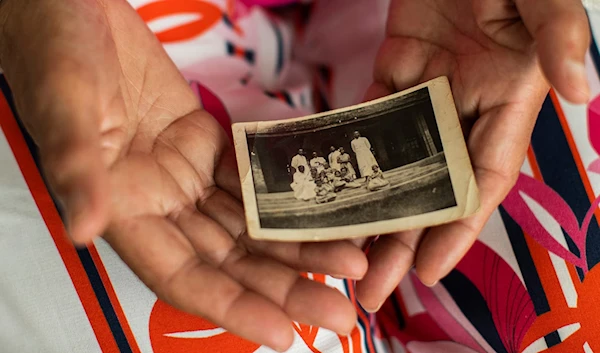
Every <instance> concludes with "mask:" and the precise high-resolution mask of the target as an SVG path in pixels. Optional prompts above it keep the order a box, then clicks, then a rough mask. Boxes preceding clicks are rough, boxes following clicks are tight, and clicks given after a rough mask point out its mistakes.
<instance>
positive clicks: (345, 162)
mask: <svg viewBox="0 0 600 353" xmlns="http://www.w3.org/2000/svg"><path fill="white" fill-rule="evenodd" d="M351 161H352V160H351V158H350V155H349V154H348V153H346V152H345V151H344V149H343V148H340V156H339V157H338V163H339V164H340V170H342V169H344V168H346V172H347V173H348V174H349V175H352V176H353V177H356V171H354V167H353V166H352V162H351Z"/></svg>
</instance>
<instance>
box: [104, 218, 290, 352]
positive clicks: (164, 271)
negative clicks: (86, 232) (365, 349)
mask: <svg viewBox="0 0 600 353" xmlns="http://www.w3.org/2000/svg"><path fill="white" fill-rule="evenodd" d="M207 234H208V233H207ZM105 239H106V240H107V241H108V242H109V243H110V245H111V246H112V247H113V248H114V249H115V251H116V252H117V253H118V254H119V256H121V258H122V259H123V260H124V261H125V263H127V264H128V265H129V267H130V268H131V269H132V270H133V271H134V272H135V273H136V274H137V275H138V276H139V277H140V279H141V280H142V281H143V282H144V283H145V284H146V285H147V286H148V287H149V288H150V289H151V290H153V291H154V292H155V293H156V294H157V296H158V297H159V298H161V299H162V300H164V301H165V302H167V303H169V304H170V305H173V306H175V307H177V308H179V309H181V310H184V311H186V312H189V313H191V314H194V315H199V316H202V317H204V318H206V319H207V320H210V321H211V322H213V323H214V324H216V325H219V326H221V327H223V328H224V329H226V330H228V331H230V332H231V333H233V334H235V335H238V336H241V337H244V338H246V339H249V340H252V341H255V342H257V343H259V344H263V345H266V346H269V347H272V348H273V349H276V350H278V351H284V350H286V349H287V348H289V346H290V345H291V344H292V342H293V337H294V334H293V329H292V327H291V325H290V322H291V319H290V318H289V317H288V316H287V315H286V314H285V313H284V312H283V311H282V310H281V308H280V307H278V306H277V305H276V304H274V303H273V302H271V301H270V300H268V299H266V298H265V297H263V296H261V295H259V294H257V293H255V292H253V291H251V290H249V289H247V288H244V287H243V286H242V285H241V284H239V283H238V282H237V281H236V280H234V279H232V278H231V277H229V276H228V275H226V274H225V273H223V272H222V271H220V270H218V269H217V268H215V267H213V266H211V265H209V264H207V263H204V262H202V261H201V260H200V258H199V257H197V256H196V251H195V250H194V248H193V247H192V245H191V244H190V242H189V241H188V240H187V239H186V237H185V236H184V235H183V234H182V233H181V231H180V230H179V229H178V228H177V227H176V226H175V225H173V224H172V223H171V222H169V221H168V220H167V219H165V218H163V217H159V216H144V217H138V218H136V219H134V220H130V221H122V222H120V223H119V224H113V225H111V227H109V231H108V232H107V234H106V236H105ZM213 239H214V238H213Z"/></svg>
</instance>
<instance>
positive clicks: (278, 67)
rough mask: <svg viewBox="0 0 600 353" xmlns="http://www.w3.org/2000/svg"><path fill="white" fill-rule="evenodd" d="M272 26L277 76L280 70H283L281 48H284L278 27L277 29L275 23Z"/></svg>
mask: <svg viewBox="0 0 600 353" xmlns="http://www.w3.org/2000/svg"><path fill="white" fill-rule="evenodd" d="M272 26H273V31H274V32H275V39H276V41H277V43H276V44H277V64H276V66H275V72H276V73H277V74H280V73H281V70H282V69H283V61H284V55H283V47H284V43H283V36H282V34H281V30H280V29H279V27H277V24H276V23H273V24H272Z"/></svg>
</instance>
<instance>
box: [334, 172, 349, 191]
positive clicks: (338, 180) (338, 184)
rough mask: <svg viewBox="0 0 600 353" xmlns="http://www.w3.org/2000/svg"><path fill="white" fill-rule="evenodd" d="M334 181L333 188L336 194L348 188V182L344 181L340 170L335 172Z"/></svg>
mask: <svg viewBox="0 0 600 353" xmlns="http://www.w3.org/2000/svg"><path fill="white" fill-rule="evenodd" d="M332 180H333V187H334V189H335V191H336V192H339V191H341V190H342V189H343V188H345V187H346V182H345V181H344V180H342V172H340V171H339V170H336V171H335V173H334V175H333V178H332Z"/></svg>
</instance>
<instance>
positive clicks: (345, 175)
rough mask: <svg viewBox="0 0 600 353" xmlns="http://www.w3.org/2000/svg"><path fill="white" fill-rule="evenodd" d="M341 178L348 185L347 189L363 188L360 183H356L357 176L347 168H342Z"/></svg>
mask: <svg viewBox="0 0 600 353" xmlns="http://www.w3.org/2000/svg"><path fill="white" fill-rule="evenodd" d="M340 178H341V179H342V180H343V181H344V182H345V183H346V187H347V188H349V189H356V188H359V187H361V185H360V183H359V182H357V181H356V175H354V174H350V173H349V172H348V169H346V167H342V169H341V170H340Z"/></svg>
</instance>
